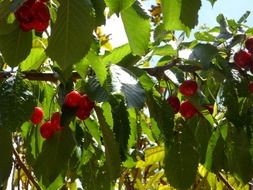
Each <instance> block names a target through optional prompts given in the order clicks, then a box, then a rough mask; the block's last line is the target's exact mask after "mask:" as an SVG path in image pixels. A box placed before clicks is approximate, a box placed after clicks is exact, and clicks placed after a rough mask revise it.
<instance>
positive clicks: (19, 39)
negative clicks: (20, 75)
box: [0, 27, 32, 67]
mask: <svg viewBox="0 0 253 190" xmlns="http://www.w3.org/2000/svg"><path fill="white" fill-rule="evenodd" d="M31 48H32V32H23V31H22V30H21V29H19V27H16V29H15V30H13V31H12V32H10V33H7V34H4V35H0V52H1V53H2V55H3V57H4V60H5V62H6V63H7V64H8V65H9V66H10V67H16V66H18V65H19V64H20V63H21V62H22V61H23V60H24V59H25V58H26V57H27V56H28V55H29V53H30V50H31Z"/></svg>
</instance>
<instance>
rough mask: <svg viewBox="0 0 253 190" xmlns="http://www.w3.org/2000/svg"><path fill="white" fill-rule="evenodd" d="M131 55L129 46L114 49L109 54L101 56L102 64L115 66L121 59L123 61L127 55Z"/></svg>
mask: <svg viewBox="0 0 253 190" xmlns="http://www.w3.org/2000/svg"><path fill="white" fill-rule="evenodd" d="M130 53H131V49H130V46H129V44H125V45H122V46H120V47H118V48H115V49H114V50H113V51H112V52H110V53H109V54H106V55H104V56H103V59H102V62H103V63H104V64H106V65H107V64H117V63H119V62H120V61H121V60H122V59H124V58H125V57H126V56H127V55H128V54H130Z"/></svg>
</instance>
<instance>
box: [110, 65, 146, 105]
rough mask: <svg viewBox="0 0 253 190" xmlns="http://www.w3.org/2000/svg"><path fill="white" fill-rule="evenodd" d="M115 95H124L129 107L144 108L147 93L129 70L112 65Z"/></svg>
mask: <svg viewBox="0 0 253 190" xmlns="http://www.w3.org/2000/svg"><path fill="white" fill-rule="evenodd" d="M110 71H111V79H112V82H111V83H112V91H113V93H122V94H123V95H124V97H125V98H126V102H127V105H128V107H135V108H142V107H143V106H144V102H145V91H144V89H143V88H142V86H141V85H140V83H139V81H138V80H137V79H136V78H135V76H133V74H132V73H130V72H129V71H128V70H127V69H125V68H123V67H120V66H117V65H111V67H110Z"/></svg>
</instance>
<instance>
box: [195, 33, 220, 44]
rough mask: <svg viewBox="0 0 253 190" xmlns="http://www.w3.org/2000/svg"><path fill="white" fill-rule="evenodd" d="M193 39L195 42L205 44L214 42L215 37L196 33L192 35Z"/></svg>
mask: <svg viewBox="0 0 253 190" xmlns="http://www.w3.org/2000/svg"><path fill="white" fill-rule="evenodd" d="M194 37H195V39H196V40H199V41H207V42H213V41H215V36H213V35H212V34H210V33H209V32H196V33H194Z"/></svg>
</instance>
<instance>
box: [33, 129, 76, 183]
mask: <svg viewBox="0 0 253 190" xmlns="http://www.w3.org/2000/svg"><path fill="white" fill-rule="evenodd" d="M74 147H75V141H74V138H73V135H72V132H71V131H70V129H69V128H64V129H63V130H62V131H60V132H57V133H56V134H54V136H53V137H51V138H50V139H48V140H46V141H44V144H43V147H42V152H41V153H40V155H39V156H38V158H37V160H36V163H35V165H34V167H33V168H34V172H35V175H36V177H37V178H38V179H39V180H40V182H41V183H42V184H43V185H44V186H45V187H48V186H49V185H50V184H51V183H52V182H53V181H55V180H56V179H57V177H58V176H59V175H61V173H62V172H63V173H65V172H66V170H67V166H68V161H69V158H70V157H71V154H72V153H73V150H74Z"/></svg>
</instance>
